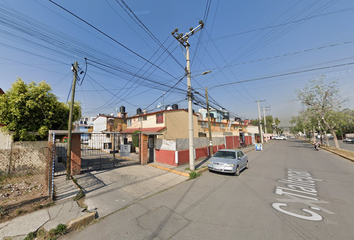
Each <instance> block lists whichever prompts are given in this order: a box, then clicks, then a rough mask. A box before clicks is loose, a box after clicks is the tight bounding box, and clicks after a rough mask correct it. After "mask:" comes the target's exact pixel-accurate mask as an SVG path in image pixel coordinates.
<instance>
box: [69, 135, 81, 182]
mask: <svg viewBox="0 0 354 240" xmlns="http://www.w3.org/2000/svg"><path fill="white" fill-rule="evenodd" d="M78 174H81V135H80V134H72V136H71V175H78Z"/></svg>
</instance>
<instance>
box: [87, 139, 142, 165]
mask: <svg viewBox="0 0 354 240" xmlns="http://www.w3.org/2000/svg"><path fill="white" fill-rule="evenodd" d="M81 142H82V143H81V171H92V170H100V169H107V168H117V167H122V166H127V165H135V164H139V162H138V161H132V160H127V159H125V158H121V157H120V155H119V149H120V146H121V135H120V134H119V133H110V132H107V133H85V134H82V136H81Z"/></svg>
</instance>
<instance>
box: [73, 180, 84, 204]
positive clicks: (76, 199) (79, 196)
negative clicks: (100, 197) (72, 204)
mask: <svg viewBox="0 0 354 240" xmlns="http://www.w3.org/2000/svg"><path fill="white" fill-rule="evenodd" d="M71 179H72V180H73V181H74V183H75V184H76V186H77V187H78V188H79V189H80V192H79V193H78V194H77V195H76V196H75V197H74V201H78V200H80V199H81V198H83V197H85V193H84V191H82V187H81V186H80V184H79V183H78V182H77V179H76V178H74V177H71Z"/></svg>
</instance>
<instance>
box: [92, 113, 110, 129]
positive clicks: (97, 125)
mask: <svg viewBox="0 0 354 240" xmlns="http://www.w3.org/2000/svg"><path fill="white" fill-rule="evenodd" d="M106 130H107V118H106V117H102V116H98V117H97V118H96V120H95V121H93V131H94V132H102V131H106Z"/></svg>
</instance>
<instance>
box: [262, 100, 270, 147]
mask: <svg viewBox="0 0 354 240" xmlns="http://www.w3.org/2000/svg"><path fill="white" fill-rule="evenodd" d="M266 109H267V110H268V109H270V107H263V119H264V131H265V135H266V140H265V141H266V142H268V133H267V121H266V114H265V111H266Z"/></svg>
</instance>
